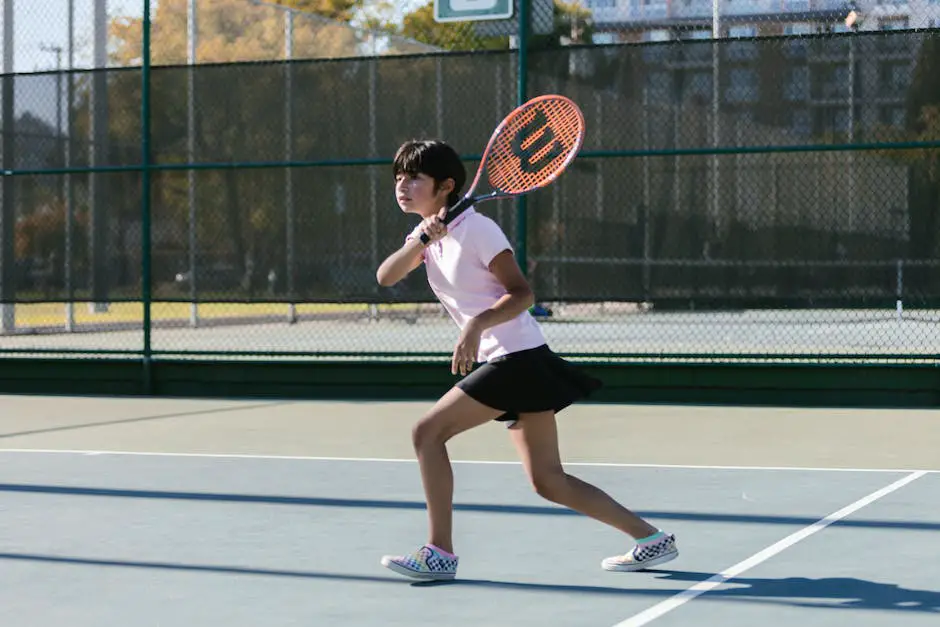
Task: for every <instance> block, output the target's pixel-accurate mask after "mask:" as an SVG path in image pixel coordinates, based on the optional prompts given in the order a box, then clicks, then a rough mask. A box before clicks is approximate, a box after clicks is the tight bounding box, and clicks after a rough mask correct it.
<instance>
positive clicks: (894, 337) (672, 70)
mask: <svg viewBox="0 0 940 627" xmlns="http://www.w3.org/2000/svg"><path fill="white" fill-rule="evenodd" d="M54 4H55V7H58V8H59V9H61V2H57V3H54ZM135 4H136V3H135ZM282 4H284V5H290V6H276V5H274V4H272V3H265V2H261V1H260V0H259V1H256V2H252V1H250V0H161V2H160V3H159V4H157V5H156V6H155V8H154V10H153V12H152V14H151V16H152V27H151V29H150V30H149V31H148V32H149V33H150V38H149V48H150V53H151V54H150V56H149V57H148V58H149V59H150V60H151V61H152V67H151V65H150V64H149V63H148V64H147V67H146V68H142V66H143V65H144V64H143V60H144V56H143V55H144V52H145V50H146V49H147V46H145V45H144V40H143V36H142V35H143V33H144V27H145V24H144V20H143V19H142V7H137V8H136V9H135V8H134V7H132V6H130V3H129V2H125V3H124V4H123V5H121V6H118V5H117V4H116V3H114V2H113V1H112V2H111V3H105V2H100V1H98V0H87V1H83V2H79V1H78V0H76V2H75V7H74V17H73V19H72V20H71V28H68V23H69V21H70V20H68V17H67V16H66V18H65V21H64V22H63V24H65V25H66V26H65V31H64V32H65V39H64V41H66V44H65V45H64V46H63V45H62V41H60V40H58V39H55V36H54V35H52V34H51V33H52V30H53V29H47V30H46V31H45V32H46V34H47V35H48V38H49V39H50V41H51V42H52V43H46V44H43V45H44V48H45V49H49V50H57V49H58V48H63V47H64V48H65V49H69V48H70V46H69V44H68V41H69V40H71V41H72V46H71V49H72V54H68V53H66V54H65V55H64V57H58V58H57V60H56V63H64V64H65V65H62V66H59V65H56V66H55V68H56V69H55V70H53V71H44V72H35V71H32V70H30V69H26V68H25V67H24V66H22V65H17V63H19V61H17V62H14V63H13V64H12V65H11V66H6V65H5V66H4V69H5V73H4V75H3V79H2V80H3V91H2V101H3V110H2V114H3V115H2V117H3V129H4V132H3V169H4V171H5V174H4V176H3V179H2V181H3V188H2V201H3V202H2V216H0V218H2V219H0V303H2V304H0V321H2V330H3V334H2V336H0V338H2V340H0V342H2V345H0V352H8V353H10V354H21V353H35V352H55V353H67V352H69V351H73V352H78V353H82V354H87V353H88V352H89V351H91V352H94V351H99V352H100V354H109V353H108V351H110V352H120V351H125V352H129V353H135V354H139V353H140V352H141V351H146V352H148V354H149V353H150V352H153V353H156V354H161V353H162V354H238V355H249V354H255V355H267V356H273V355H288V356H343V355H348V356H353V357H357V358H363V357H368V356H372V357H380V356H395V357H406V356H414V355H420V356H428V355H440V356H446V355H448V354H449V351H450V349H451V347H452V345H453V339H454V332H455V329H454V327H453V324H452V323H451V322H450V321H449V319H446V318H445V317H444V316H443V315H442V311H441V309H440V308H439V307H438V306H437V305H436V304H435V300H434V298H433V295H432V294H431V292H430V290H429V289H428V287H427V284H426V282H425V278H424V275H423V272H421V271H419V272H416V273H414V274H413V275H412V276H410V277H409V278H408V279H407V280H406V281H404V282H403V283H401V284H399V285H398V286H395V287H394V288H381V287H379V286H378V285H377V284H376V281H375V269H376V267H377V266H378V264H379V263H380V262H381V261H382V259H384V257H385V256H386V255H388V254H389V253H390V252H392V251H393V250H394V249H395V248H397V247H398V246H399V245H400V243H401V241H402V237H403V235H404V234H405V233H406V232H407V231H408V230H410V228H411V227H412V226H413V221H411V220H409V219H408V218H407V217H406V216H403V215H402V214H401V212H400V211H399V210H398V209H397V207H396V206H395V203H394V198H393V194H392V188H391V176H390V171H389V165H390V158H391V155H392V154H394V151H395V149H396V148H397V147H398V146H399V145H400V144H401V142H402V141H404V140H406V139H409V138H412V137H417V136H435V137H444V138H446V139H447V140H448V141H450V142H451V143H452V144H454V145H455V146H456V147H457V149H458V150H459V151H460V152H461V153H463V154H464V155H465V156H466V167H467V169H468V171H469V172H471V173H472V171H473V170H475V168H476V166H477V162H476V159H478V158H479V152H480V151H481V150H482V148H483V146H484V145H485V143H486V140H487V138H488V136H489V134H490V132H491V131H492V129H493V128H494V127H495V125H496V124H497V123H498V122H499V120H501V119H502V117H503V116H504V115H505V114H506V113H507V112H508V111H509V110H510V109H511V108H512V107H514V106H515V105H516V104H517V103H518V102H519V101H520V99H522V98H523V97H525V96H532V95H536V94H540V93H551V92H555V93H562V94H565V95H568V96H570V97H572V98H573V99H574V100H575V101H576V102H578V103H579V104H580V105H581V107H582V109H583V111H584V113H585V117H586V119H587V124H588V136H587V139H586V142H585V146H584V148H583V150H582V154H581V156H580V157H579V159H578V160H577V161H576V162H575V163H574V164H573V166H572V168H571V169H570V170H569V171H568V172H566V174H565V175H564V176H563V177H562V178H561V179H560V180H559V181H557V182H556V183H554V184H553V185H552V186H551V187H549V188H547V189H545V190H541V191H539V192H536V193H534V194H532V195H531V196H529V197H528V198H526V199H525V200H524V201H523V202H518V201H508V200H504V201H499V202H496V203H487V205H486V206H482V207H481V208H480V210H481V211H483V212H485V213H486V214H487V215H490V216H492V217H493V218H494V219H496V220H497V222H499V223H500V224H501V225H502V226H503V228H504V229H505V231H506V232H507V235H508V236H509V237H510V239H511V240H512V241H513V242H514V244H516V249H517V254H518V256H519V259H520V263H521V264H522V265H523V267H524V268H525V270H526V272H527V274H528V276H529V278H530V280H531V281H532V284H533V286H534V287H535V290H536V293H537V295H538V298H539V301H540V305H539V308H538V309H537V310H535V312H534V313H535V315H539V316H540V317H541V318H542V319H543V320H544V321H545V325H544V328H545V331H546V334H547V335H548V337H549V340H550V342H551V343H552V345H553V346H554V347H555V348H556V350H559V351H560V352H563V353H567V354H572V355H578V356H584V357H589V358H601V357H609V358H612V357H621V358H623V357H634V358H654V357H659V358H663V357H670V358H672V357H675V358H682V359H692V358H704V359H715V358H726V359H728V358H733V357H742V356H747V357H763V358H789V359H794V358H797V357H800V358H813V359H818V358H824V357H835V356H837V357H843V358H855V359H906V358H933V356H934V355H936V354H937V353H938V349H940V331H938V329H940V327H938V323H940V306H938V296H940V288H937V287H936V286H937V285H938V284H940V281H938V279H940V257H938V253H940V236H938V235H937V233H938V228H937V226H938V216H940V214H938V210H940V174H938V172H940V170H938V167H937V164H938V154H940V153H938V148H940V79H938V77H940V62H938V59H940V31H938V30H935V29H933V28H931V27H932V26H934V23H933V22H931V21H930V20H932V19H933V18H932V17H931V16H932V15H933V13H934V12H935V11H934V9H935V8H936V6H935V3H929V2H921V3H920V4H918V3H915V2H911V3H910V4H908V5H905V7H904V8H903V10H904V11H906V12H907V13H906V15H907V18H905V19H907V20H908V21H907V22H905V23H903V24H901V22H898V21H894V22H891V21H890V20H892V19H895V20H896V18H897V16H896V15H894V16H893V17H892V15H893V14H890V12H886V10H884V7H883V6H882V5H875V6H873V7H870V8H866V6H864V5H863V6H852V7H849V6H846V5H842V4H838V5H836V4H835V3H832V2H825V3H823V2H805V1H804V2H797V1H795V0H794V1H793V2H789V1H788V0H782V2H781V1H779V0H778V1H777V2H773V3H771V2H753V3H738V2H729V1H725V2H721V3H718V4H717V6H718V8H719V9H720V11H719V13H717V14H715V13H713V6H715V5H713V4H712V3H711V2H708V3H699V2H695V1H693V2H687V3H681V2H673V3H662V7H664V9H663V11H665V12H664V13H663V12H662V11H661V10H660V9H661V8H662V7H660V5H658V4H655V3H649V2H639V1H637V0H631V1H629V2H624V1H616V2H604V1H601V0H590V1H588V0H581V1H580V2H573V3H565V2H559V1H557V0H556V1H555V2H551V3H545V2H540V0H532V1H531V3H528V4H526V5H525V6H520V5H519V3H518V0H517V2H516V3H515V6H514V17H513V18H511V19H507V20H489V21H464V22H446V23H445V22H437V21H435V19H434V13H433V3H430V2H428V3H426V4H425V3H413V4H412V5H409V6H405V5H404V4H402V3H393V4H392V3H390V4H380V3H365V4H363V3H359V2H338V1H337V2H313V1H308V2H304V1H302V0H301V1H298V2H292V3H286V2H285V3H282ZM745 4H747V5H748V6H750V7H751V9H745V8H742V7H744V5H745ZM0 5H3V8H4V11H5V12H3V13H2V14H3V16H4V17H6V18H8V17H9V15H10V14H12V15H13V17H14V18H15V19H18V20H20V22H21V23H27V24H28V23H30V22H29V20H31V19H32V20H33V21H34V22H35V20H36V16H37V14H41V13H42V11H41V9H42V3H41V2H36V3H35V4H32V3H31V4H30V5H21V4H19V3H17V4H16V6H14V4H13V3H12V2H10V1H9V0H6V1H4V0H0ZM752 5H753V6H752ZM51 6H52V5H51V4H50V7H51ZM70 6H71V5H70ZM801 7H802V8H801ZM46 9H47V10H50V11H52V9H50V8H49V7H46ZM95 9H97V11H96V10H95ZM523 9H524V10H523ZM706 9H707V10H706ZM731 9H734V10H735V11H736V12H735V11H732V10H731ZM135 10H136V12H135ZM853 10H854V11H855V13H854V14H853V13H851V12H852V11H853ZM893 10H894V9H893ZM897 10H901V9H896V11H897ZM56 15H57V16H58V15H59V13H56ZM520 15H523V16H526V15H527V16H528V17H529V18H530V20H531V24H530V28H528V29H523V30H521V31H520V30H519V28H518V26H519V22H518V18H519V16H520ZM847 16H852V17H851V18H850V19H849V20H848V22H846V17H847ZM42 17H43V16H42V15H40V19H41V18H42ZM56 19H58V17H57V18H56ZM853 20H854V21H853ZM13 23H14V22H13V20H10V19H6V20H5V22H4V26H5V27H6V26H7V25H8V24H9V25H10V26H11V28H12V24H13ZM747 24H751V25H756V26H755V28H756V29H757V30H755V31H745V30H742V29H743V27H744V26H746V25H747ZM806 24H812V25H813V26H812V28H807V27H806V26H805V25H806ZM794 25H797V26H794ZM898 26H901V27H905V28H907V30H895V29H896V27H898ZM102 28H104V30H102ZM712 29H714V30H712ZM4 32H5V33H6V30H5V31H4ZM16 32H17V33H20V32H29V29H28V28H27V29H24V30H22V31H21V30H20V27H17V30H16ZM68 33H72V36H71V37H69V36H68ZM102 33H105V34H102ZM703 33H707V36H706V35H705V34H703ZM712 33H718V35H719V37H718V38H717V39H715V38H712ZM18 37H19V36H18ZM102 38H103V41H104V42H106V43H107V46H105V50H106V51H107V57H106V58H102V57H101V54H100V53H101V49H102V46H101V44H100V43H99V44H95V42H97V41H99V40H102ZM5 41H6V38H5ZM11 41H12V42H13V43H15V44H16V45H15V46H13V47H14V49H15V51H17V52H19V51H21V50H24V51H26V52H24V54H23V55H20V56H23V57H28V56H29V54H33V55H34V57H35V58H37V59H38V58H42V59H46V61H44V62H45V63H49V60H48V59H49V54H48V53H47V52H45V51H44V49H41V48H37V47H35V46H34V47H33V48H30V47H29V46H26V45H25V44H22V45H21V43H20V39H19V38H17V39H14V40H11ZM75 42H79V43H75ZM89 42H91V45H90V46H89ZM30 45H32V44H30ZM83 46H84V48H83ZM85 49H90V50H91V51H92V52H93V53H94V51H96V50H97V51H98V55H97V57H96V56H95V54H92V55H91V56H90V57H88V59H91V61H90V62H89V61H87V59H86V61H85V62H79V61H77V60H76V59H79V58H84V57H82V54H84V53H80V52H76V50H85ZM30 50H32V53H29V51H30ZM522 51H524V52H525V55H522V54H521V52H522ZM42 55H46V56H42ZM4 58H5V59H7V60H9V59H8V57H4ZM17 58H19V57H17ZM63 58H64V59H67V60H66V61H63V60H62V59H63ZM96 59H97V62H95V60H96ZM9 67H13V69H14V70H15V72H11V71H9ZM47 67H48V66H47ZM59 67H61V68H62V69H61V70H60V69H58V68H59ZM69 67H71V68H72V69H71V70H69V69H67V68H69ZM520 84H522V85H520ZM144 85H146V86H147V88H148V92H147V93H148V96H149V97H148V100H147V104H146V106H145V103H144V101H143V97H142V94H143V90H142V87H143V86H144ZM520 86H523V87H524V89H520ZM145 119H146V120H147V122H148V123H147V124H146V125H145V124H144V123H143V121H144V120H145ZM145 155H146V158H147V162H145V161H144V158H145ZM144 174H146V176H144ZM145 200H146V202H145ZM148 234H149V238H148V237H147V235H148ZM145 316H146V317H145ZM147 320H149V322H150V324H146V321H147ZM78 331H85V333H77V332H78Z"/></svg>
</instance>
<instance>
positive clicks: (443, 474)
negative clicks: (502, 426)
mask: <svg viewBox="0 0 940 627" xmlns="http://www.w3.org/2000/svg"><path fill="white" fill-rule="evenodd" d="M501 413H502V412H501V411H499V410H496V409H493V408H491V407H488V406H486V405H484V404H482V403H480V402H479V401H476V400H474V399H472V398H471V397H469V396H467V394H466V393H465V392H464V391H463V390H461V389H459V388H456V387H455V388H452V389H451V390H450V391H449V392H447V394H445V395H444V396H443V397H441V399H440V400H439V401H438V402H437V403H436V404H435V405H434V407H432V408H431V410H430V411H429V412H428V413H427V414H426V415H425V416H424V417H423V418H422V419H421V420H420V421H418V423H417V424H416V425H415V426H414V429H413V430H412V441H413V444H414V449H415V454H416V455H417V457H418V464H419V466H420V469H421V481H422V483H423V485H424V494H425V499H426V500H427V506H428V523H429V539H428V543H429V544H432V545H434V546H436V547H438V548H440V549H443V550H444V551H447V552H448V553H453V552H454V546H453V511H452V507H453V497H454V475H453V470H452V468H451V465H450V458H449V457H448V455H447V446H446V444H447V441H448V440H450V439H451V438H452V437H454V436H455V435H457V434H459V433H461V432H463V431H466V430H468V429H472V428H473V427H476V426H479V425H482V424H484V423H486V422H489V421H491V420H493V419H494V418H497V417H498V416H499V415H500V414H501Z"/></svg>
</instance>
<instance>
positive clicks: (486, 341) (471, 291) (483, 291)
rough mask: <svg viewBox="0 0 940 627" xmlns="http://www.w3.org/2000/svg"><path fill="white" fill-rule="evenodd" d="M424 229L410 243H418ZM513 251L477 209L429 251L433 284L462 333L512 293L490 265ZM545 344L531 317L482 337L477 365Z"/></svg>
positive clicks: (461, 218) (450, 227)
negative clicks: (502, 254) (473, 321)
mask: <svg viewBox="0 0 940 627" xmlns="http://www.w3.org/2000/svg"><path fill="white" fill-rule="evenodd" d="M420 230H421V225H420V224H419V225H418V226H417V227H415V229H414V230H413V231H412V232H411V233H410V234H409V235H408V236H407V237H406V238H405V241H408V240H409V239H412V238H414V237H418V236H419V234H420ZM504 250H510V251H511V250H512V246H511V245H510V243H509V240H508V239H507V238H506V235H505V234H504V233H503V230H502V229H501V228H500V227H499V225H498V224H496V222H495V221H493V220H492V219H490V218H488V217H487V216H485V215H483V214H480V213H477V212H476V210H475V209H474V208H473V207H471V208H469V209H467V210H466V211H464V212H463V213H462V214H461V215H460V216H458V217H457V219H455V220H454V221H453V222H451V223H450V224H449V225H448V226H447V235H446V236H444V238H443V239H441V240H439V241H437V242H434V243H432V244H431V245H430V246H428V247H427V248H426V249H425V250H424V254H423V256H424V266H425V268H426V270H427V274H428V284H429V285H430V286H431V290H432V291H433V292H434V294H435V295H436V296H437V298H438V300H440V302H441V305H443V306H444V309H446V310H447V313H449V314H450V317H451V318H453V320H454V322H456V323H457V326H458V327H460V329H461V330H462V329H463V328H464V327H465V326H466V325H467V322H468V321H469V320H470V319H471V318H473V317H474V316H476V315H478V314H480V313H481V312H483V311H485V310H487V309H489V308H490V307H492V306H493V305H494V304H495V303H496V301H497V300H499V298H500V297H501V296H503V295H504V294H506V288H505V287H503V284H502V283H500V282H499V281H498V280H497V279H496V277H495V276H494V275H493V274H492V273H491V272H490V271H489V265H490V261H492V260H493V258H494V257H495V256H496V255H498V254H499V253H501V252H502V251H504ZM542 344H545V336H544V335H543V334H542V329H541V327H540V326H539V324H538V322H537V321H536V320H535V318H533V317H532V316H531V315H530V314H529V312H528V311H523V312H522V313H520V314H519V315H518V316H516V317H515V318H513V319H512V320H509V321H507V322H504V323H502V324H498V325H496V326H494V327H490V328H489V329H487V330H486V331H484V332H483V334H482V335H481V336H480V350H479V353H478V355H477V361H479V362H485V361H489V360H491V359H493V358H495V357H499V356H500V355H505V354H507V353H514V352H516V351H521V350H526V349H529V348H535V347H536V346H541V345H542Z"/></svg>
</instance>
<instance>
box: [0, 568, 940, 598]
mask: <svg viewBox="0 0 940 627" xmlns="http://www.w3.org/2000/svg"><path fill="white" fill-rule="evenodd" d="M0 560H5V561H14V562H33V563H46V564H61V565H71V566H93V567H112V568H134V569H140V568H143V569H154V570H164V571H180V572H201V573H207V574H218V575H244V576H258V577H287V578H301V579H318V580H333V581H347V582H361V583H378V584H394V585H409V581H408V580H407V579H403V578H401V577H397V576H385V577H380V576H377V575H376V576H372V575H355V574H345V573H332V572H324V571H302V570H278V569H265V568H250V567H244V566H223V565H208V564H181V563H173V562H150V561H136V560H112V559H97V558H83V557H67V556H58V555H38V554H29V553H0ZM644 575H654V576H656V578H657V579H660V580H666V581H681V582H700V581H705V580H707V579H709V578H711V577H713V576H714V575H713V574H712V573H699V572H686V571H646V572H644V573H630V574H613V573H612V574H611V577H612V578H615V579H620V580H621V581H623V582H624V583H625V584H626V583H629V582H636V581H637V580H642V578H643V577H644ZM727 585H728V586H733V587H730V588H727V589H721V590H712V591H710V592H708V593H707V594H705V595H703V596H702V597H700V598H702V599H706V600H707V599H714V600H734V601H747V602H761V603H779V604H784V605H793V606H798V607H811V608H823V609H870V610H896V611H901V612H940V592H937V591H930V590H911V589H907V588H902V587H900V586H897V585H895V584H887V583H878V582H874V581H867V580H864V579H856V578H825V579H808V578H804V577H786V578H782V579H760V578H748V577H741V578H736V579H732V580H731V581H730V582H728V584H727ZM410 586H411V587H412V588H434V587H439V586H462V587H463V586H469V587H474V588H492V589H500V590H510V591H512V590H516V591H520V592H545V593H550V594H558V593H569V594H585V595H603V596H622V597H661V598H667V597H670V596H672V595H674V594H676V590H674V589H649V588H625V587H614V586H579V585H565V584H546V583H529V582H513V581H497V580H489V579H455V580H453V581H427V582H412V583H410ZM796 599H801V600H799V601H798V600H796ZM805 599H819V602H812V601H806V600H805ZM825 600H830V601H832V602H830V603H826V602H824V601H825Z"/></svg>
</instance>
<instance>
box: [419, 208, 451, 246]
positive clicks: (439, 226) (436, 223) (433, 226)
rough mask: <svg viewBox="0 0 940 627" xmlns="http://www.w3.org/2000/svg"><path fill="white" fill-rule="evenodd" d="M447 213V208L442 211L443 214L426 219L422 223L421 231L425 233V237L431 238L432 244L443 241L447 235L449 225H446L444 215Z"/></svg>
mask: <svg viewBox="0 0 940 627" xmlns="http://www.w3.org/2000/svg"><path fill="white" fill-rule="evenodd" d="M446 212H447V208H446V207H445V208H444V209H442V210H441V213H439V214H437V215H435V216H431V217H430V218H425V219H424V220H423V221H422V222H421V230H422V231H424V233H425V235H427V236H428V238H430V240H431V242H428V243H429V244H430V243H432V242H436V241H438V240H440V239H443V237H444V236H445V235H447V225H446V224H444V220H443V217H444V216H443V215H442V214H444V213H446Z"/></svg>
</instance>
